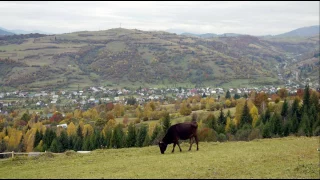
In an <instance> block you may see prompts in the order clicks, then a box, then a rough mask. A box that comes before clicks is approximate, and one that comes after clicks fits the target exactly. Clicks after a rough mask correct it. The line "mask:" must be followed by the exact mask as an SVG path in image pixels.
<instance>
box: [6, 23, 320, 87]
mask: <svg viewBox="0 0 320 180" xmlns="http://www.w3.org/2000/svg"><path fill="white" fill-rule="evenodd" d="M318 48H319V38H316V37H314V38H300V39H299V40H296V41H295V40H291V39H290V40H286V39H284V38H282V39H281V40H278V39H274V38H273V39H263V38H258V37H253V36H247V35H244V36H237V37H214V38H209V39H202V38H197V37H186V36H179V35H176V34H172V33H167V32H162V31H140V30H136V29H123V28H116V29H109V30H105V31H90V32H89V31H83V32H74V33H67V34H60V35H49V36H46V35H39V34H35V35H32V36H31V35H30V36H28V35H18V36H17V35H16V36H12V37H5V38H0V59H4V58H10V59H12V60H14V61H17V62H19V63H23V64H25V65H26V66H24V67H15V68H11V69H10V72H7V73H6V74H4V75H1V74H0V85H3V86H8V87H20V88H24V89H26V88H30V89H43V88H44V87H46V88H56V87H59V88H64V89H66V88H73V87H76V86H77V85H78V84H79V85H80V87H84V86H91V85H106V84H111V85H112V86H120V87H123V86H127V85H130V86H139V85H142V86H143V85H146V86H148V85H157V86H159V85H161V86H164V87H165V86H171V85H175V84H182V83H187V84H189V85H192V86H194V85H199V86H207V85H217V86H224V85H225V86H230V85H238V84H242V82H239V81H243V80H245V81H247V82H249V81H248V80H247V78H248V77H250V78H252V79H251V80H250V82H251V83H253V84H264V85H265V84H274V83H277V70H276V69H275V65H277V64H278V63H280V62H283V61H285V60H286V59H287V55H288V54H289V55H292V56H293V55H295V54H298V53H301V54H310V55H311V56H313V54H312V53H313V52H316V51H317V49H318Z"/></svg>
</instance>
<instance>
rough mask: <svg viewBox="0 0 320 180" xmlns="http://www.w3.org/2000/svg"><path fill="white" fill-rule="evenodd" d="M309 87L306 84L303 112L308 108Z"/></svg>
mask: <svg viewBox="0 0 320 180" xmlns="http://www.w3.org/2000/svg"><path fill="white" fill-rule="evenodd" d="M309 90H310V89H309V85H308V84H307V85H306V86H305V88H304V94H303V108H302V109H303V110H304V109H305V107H306V109H309V108H310V91H309Z"/></svg>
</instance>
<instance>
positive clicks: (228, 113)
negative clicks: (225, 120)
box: [226, 109, 231, 118]
mask: <svg viewBox="0 0 320 180" xmlns="http://www.w3.org/2000/svg"><path fill="white" fill-rule="evenodd" d="M226 117H229V118H231V112H230V109H228V112H227V114H226Z"/></svg>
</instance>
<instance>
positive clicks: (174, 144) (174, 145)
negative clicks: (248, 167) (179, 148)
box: [171, 142, 176, 153]
mask: <svg viewBox="0 0 320 180" xmlns="http://www.w3.org/2000/svg"><path fill="white" fill-rule="evenodd" d="M175 147H176V143H175V142H174V143H173V149H172V151H171V152H172V153H173V152H174V148H175Z"/></svg>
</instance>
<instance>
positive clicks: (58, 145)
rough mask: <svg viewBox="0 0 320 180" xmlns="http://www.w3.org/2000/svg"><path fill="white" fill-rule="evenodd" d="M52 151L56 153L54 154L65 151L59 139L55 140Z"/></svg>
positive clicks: (51, 147)
mask: <svg viewBox="0 0 320 180" xmlns="http://www.w3.org/2000/svg"><path fill="white" fill-rule="evenodd" d="M50 151H51V152H54V153H59V152H62V151H63V150H62V145H61V143H60V142H59V140H58V138H54V140H53V141H52V143H51V146H50Z"/></svg>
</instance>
